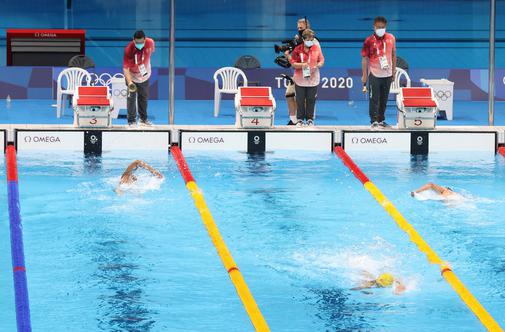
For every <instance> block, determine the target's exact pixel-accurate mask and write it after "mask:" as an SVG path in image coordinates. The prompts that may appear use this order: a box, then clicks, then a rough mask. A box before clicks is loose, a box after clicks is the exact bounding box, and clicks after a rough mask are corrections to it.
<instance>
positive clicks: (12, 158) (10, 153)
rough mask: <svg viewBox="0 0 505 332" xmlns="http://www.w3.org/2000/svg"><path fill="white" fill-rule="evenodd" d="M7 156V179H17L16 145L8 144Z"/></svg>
mask: <svg viewBox="0 0 505 332" xmlns="http://www.w3.org/2000/svg"><path fill="white" fill-rule="evenodd" d="M5 157H6V163H7V181H17V180H18V167H17V164H16V148H14V145H8V146H7V150H6V151H5Z"/></svg>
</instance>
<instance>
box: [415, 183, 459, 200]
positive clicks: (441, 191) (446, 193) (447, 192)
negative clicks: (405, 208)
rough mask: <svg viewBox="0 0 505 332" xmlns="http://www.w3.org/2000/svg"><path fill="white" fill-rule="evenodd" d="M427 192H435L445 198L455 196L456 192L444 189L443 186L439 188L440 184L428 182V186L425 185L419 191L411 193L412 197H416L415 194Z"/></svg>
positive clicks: (447, 188)
mask: <svg viewBox="0 0 505 332" xmlns="http://www.w3.org/2000/svg"><path fill="white" fill-rule="evenodd" d="M425 190H433V191H434V192H436V193H438V194H440V195H441V196H443V197H447V196H451V195H453V194H454V191H453V190H452V189H451V188H449V187H442V186H439V185H438V184H435V183H433V182H428V183H427V184H425V185H424V186H422V187H421V188H419V189H417V190H416V191H411V192H410V196H412V197H414V196H415V194H418V193H420V192H423V191H425Z"/></svg>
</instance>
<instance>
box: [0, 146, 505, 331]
mask: <svg viewBox="0 0 505 332" xmlns="http://www.w3.org/2000/svg"><path fill="white" fill-rule="evenodd" d="M18 157H19V158H18V167H19V186H20V199H21V213H22V219H23V225H24V242H25V255H26V266H27V275H28V287H29V294H30V305H31V317H32V326H33V328H34V330H39V331H67V330H72V331H252V330H253V327H252V324H251V323H250V321H249V318H248V316H247V314H246V312H245V310H244V309H243V306H242V303H241V302H240V300H239V298H238V296H237V295H236V292H235V288H234V287H233V285H232V283H231V282H230V280H229V277H228V275H227V273H226V271H225V269H224V268H223V266H222V264H221V261H220V259H219V257H218V256H217V254H216V251H215V249H214V247H213V246H212V243H211V241H210V239H209V237H208V235H207V232H206V230H205V227H204V226H203V224H202V222H201V220H200V217H199V215H198V213H197V212H196V209H195V207H194V205H193V202H192V199H191V197H190V195H189V193H188V192H187V190H186V188H185V186H184V182H183V180H182V178H181V176H180V174H179V172H178V169H177V167H176V165H175V162H174V161H173V160H172V158H171V157H170V156H169V155H164V154H140V153H135V154H133V153H132V154H131V155H110V154H104V156H103V157H102V158H101V159H83V157H82V156H80V155H61V156H55V155H44V154H38V155H20V156H18ZM353 157H354V158H355V161H356V162H357V164H358V165H359V166H360V167H361V168H362V169H363V171H364V172H365V173H366V174H367V175H368V176H369V178H370V179H371V180H372V181H373V182H374V183H375V184H376V185H377V186H378V187H379V188H380V189H381V190H382V191H383V192H384V194H385V195H386V196H388V198H389V199H390V200H391V201H392V202H393V203H394V204H395V205H396V206H397V208H398V209H399V210H400V211H401V212H402V213H403V214H404V216H405V217H406V218H407V220H409V221H410V222H411V223H412V224H413V225H414V227H415V228H416V229H417V230H418V231H419V233H420V234H421V235H422V236H423V237H424V238H425V239H426V240H427V242H428V243H429V244H430V245H431V246H432V248H433V249H434V250H435V251H436V252H437V253H438V254H439V255H440V256H441V257H442V259H444V260H447V261H449V262H450V263H451V265H452V267H453V270H454V271H455V273H456V274H457V275H458V276H459V277H460V278H461V280H462V281H463V282H464V283H465V285H466V286H467V287H468V288H469V289H470V291H472V293H473V294H474V295H475V296H476V297H477V299H478V300H479V301H480V302H481V303H482V304H483V305H484V306H485V307H486V308H487V309H488V310H489V312H490V313H491V315H492V316H493V317H494V318H495V319H496V320H497V321H498V323H499V324H500V325H505V313H504V311H503V310H502V307H503V305H504V304H505V287H503V286H502V285H503V284H505V260H504V259H503V257H505V241H503V240H504V239H505V230H504V228H503V226H502V221H501V219H502V216H503V214H504V212H505V207H504V204H503V203H504V200H505V195H504V193H503V189H502V188H503V187H504V184H505V175H504V173H505V172H504V171H505V159H503V158H502V157H499V156H498V157H495V156H475V155H473V156H472V159H470V160H469V159H468V158H466V157H465V156H461V155H456V156H447V155H446V156H437V155H433V156H430V157H429V158H424V159H423V158H415V157H414V158H413V157H410V155H406V154H405V155H404V154H398V155H390V156H386V157H385V156H381V157H380V158H378V157H373V156H372V157H371V156H366V155H353ZM464 157H465V158H464ZM137 158H141V159H143V160H145V161H146V162H148V163H149V164H151V165H152V166H154V167H155V168H157V169H159V170H160V171H161V172H162V173H163V174H164V175H165V177H166V178H165V180H164V181H162V182H160V181H151V180H149V178H148V177H147V176H145V175H141V176H140V180H141V181H140V182H141V183H140V184H139V185H138V186H136V187H134V188H132V189H131V190H130V191H129V192H127V193H126V194H124V195H121V196H117V195H116V194H115V193H114V192H113V189H114V187H115V185H116V183H117V181H118V179H119V177H120V176H121V174H122V172H123V170H124V169H125V168H126V166H127V165H128V163H129V162H131V161H133V160H134V159H137ZM186 159H187V162H188V164H189V167H190V168H191V171H192V173H193V175H194V177H195V179H196V181H197V183H198V185H199V187H200V188H201V189H202V191H203V193H204V196H205V198H206V201H207V204H208V206H209V208H210V210H211V212H212V214H213V216H214V219H215V221H216V224H217V226H218V227H219V229H220V231H221V234H222V235H223V238H224V240H225V241H226V243H227V245H228V247H229V249H230V251H231V253H232V255H233V257H234V259H235V261H236V263H237V266H238V267H239V269H240V270H241V271H242V273H243V275H244V278H245V280H246V282H247V283H248V286H249V288H250V289H251V292H252V294H253V296H254V297H255V299H256V301H257V303H258V305H259V307H260V310H261V311H262V313H263V315H264V317H265V319H266V320H267V322H268V324H269V326H270V328H271V330H272V331H357V330H362V331H404V330H409V331H426V330H430V331H440V330H444V331H478V330H484V328H483V327H482V326H481V325H480V323H479V321H478V320H477V319H476V318H475V317H474V316H473V314H472V313H471V312H470V311H469V310H468V308H467V307H466V306H465V305H464V304H463V302H462V301H461V300H460V298H459V297H458V296H457V294H456V293H455V292H454V291H453V290H452V288H451V287H450V286H449V285H448V284H447V283H446V282H445V280H444V279H443V278H442V277H441V276H440V272H439V269H438V267H437V266H433V265H430V264H429V263H428V261H427V259H426V257H425V256H424V255H423V254H421V253H420V252H419V251H418V250H417V248H416V247H415V245H414V244H412V243H410V242H409V240H408V237H407V235H406V234H404V233H403V232H402V231H401V230H400V229H399V228H398V227H397V226H396V225H395V223H394V221H393V220H392V219H391V218H390V217H389V216H388V215H387V214H386V212H385V211H384V210H383V209H382V208H381V207H380V206H379V205H378V204H377V203H376V201H375V200H374V199H373V198H372V196H371V195H370V194H369V193H368V192H367V191H366V190H365V189H364V188H363V186H362V185H361V183H360V182H359V181H358V180H357V179H355V178H354V176H353V175H352V174H351V173H350V172H349V171H348V169H347V168H346V167H345V166H344V165H343V164H342V163H341V162H340V160H339V159H338V158H337V157H336V156H334V155H332V154H330V153H327V154H311V153H302V152H299V153H298V152H297V153H289V154H288V153H275V154H267V155H265V156H248V155H246V154H240V153H229V154H223V153H216V154H206V155H202V154H190V153H186ZM2 162H3V161H2ZM2 166H3V164H2ZM0 172H2V173H4V172H5V171H4V167H2V169H1V171H0ZM428 181H433V182H436V183H440V184H442V185H448V186H451V187H452V188H453V189H455V190H456V191H458V192H460V193H462V195H463V196H464V197H465V200H464V201H463V202H461V203H458V204H453V205H451V204H449V205H448V204H444V203H443V202H440V201H437V200H417V199H415V198H412V197H410V195H409V192H410V191H412V190H413V189H416V188H417V187H419V186H421V185H422V184H424V183H426V182H428ZM426 198H429V197H426ZM0 204H2V207H3V209H2V211H4V212H3V219H2V220H4V222H3V223H2V227H1V228H0V232H1V233H0V243H1V245H2V248H1V249H3V250H2V253H1V254H0V264H1V266H0V267H1V269H2V271H4V272H3V273H0V282H1V283H0V296H1V298H2V299H5V301H4V300H2V301H1V302H0V310H2V312H3V313H4V317H5V318H4V319H2V320H0V330H6V331H10V330H14V329H15V314H14V305H13V301H14V300H13V288H12V273H11V272H10V271H11V270H12V268H11V266H10V249H9V245H8V243H9V233H8V229H9V228H8V216H7V213H6V212H5V211H7V208H6V193H5V191H3V192H1V193H0ZM362 271H368V272H370V273H372V274H376V275H377V274H380V273H382V272H387V271H388V272H392V273H393V274H395V275H396V276H398V277H400V278H401V279H402V280H403V281H404V283H405V284H406V286H407V291H406V292H405V293H404V294H403V295H401V296H397V295H394V294H393V293H392V291H391V289H373V290H371V291H370V292H359V291H352V290H350V288H352V287H354V286H356V285H357V284H358V283H359V282H360V280H361V273H362Z"/></svg>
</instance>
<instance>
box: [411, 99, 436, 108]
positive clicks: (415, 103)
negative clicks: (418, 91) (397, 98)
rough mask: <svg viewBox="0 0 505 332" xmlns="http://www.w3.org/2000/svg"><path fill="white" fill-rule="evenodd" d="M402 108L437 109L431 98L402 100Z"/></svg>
mask: <svg viewBox="0 0 505 332" xmlns="http://www.w3.org/2000/svg"><path fill="white" fill-rule="evenodd" d="M403 106H404V107H437V104H436V103H435V101H433V100H432V99H431V98H408V99H404V100H403Z"/></svg>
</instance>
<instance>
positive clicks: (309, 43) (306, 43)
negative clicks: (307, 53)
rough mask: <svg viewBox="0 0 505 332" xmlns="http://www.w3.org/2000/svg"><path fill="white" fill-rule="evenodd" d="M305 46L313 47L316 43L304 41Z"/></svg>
mask: <svg viewBox="0 0 505 332" xmlns="http://www.w3.org/2000/svg"><path fill="white" fill-rule="evenodd" d="M304 44H305V46H307V47H312V45H314V41H313V40H306V41H304Z"/></svg>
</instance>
